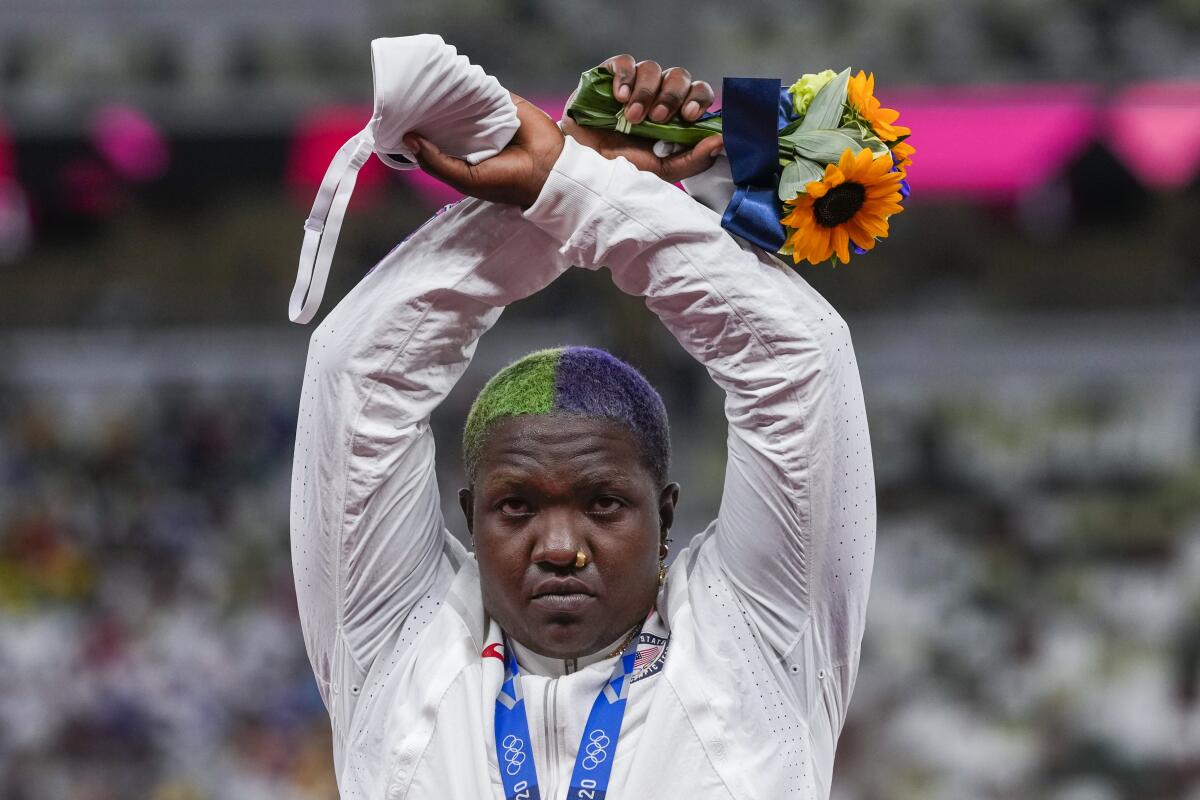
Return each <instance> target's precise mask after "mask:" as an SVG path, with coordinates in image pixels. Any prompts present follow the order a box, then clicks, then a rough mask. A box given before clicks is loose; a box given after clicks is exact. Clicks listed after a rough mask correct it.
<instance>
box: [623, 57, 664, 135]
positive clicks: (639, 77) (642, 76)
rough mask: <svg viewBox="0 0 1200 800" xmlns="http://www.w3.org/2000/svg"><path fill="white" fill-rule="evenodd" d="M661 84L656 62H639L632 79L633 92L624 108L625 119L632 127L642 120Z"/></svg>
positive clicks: (660, 68)
mask: <svg viewBox="0 0 1200 800" xmlns="http://www.w3.org/2000/svg"><path fill="white" fill-rule="evenodd" d="M661 84H662V67H660V66H659V65H658V62H657V61H641V62H639V63H638V65H637V71H636V72H635V74H634V78H633V92H632V93H631V94H630V96H629V103H628V105H626V106H625V119H627V120H628V121H629V122H630V123H631V124H633V125H636V124H637V123H639V122H641V121H642V120H644V119H645V118H646V111H647V110H648V109H649V108H650V103H651V101H653V100H654V98H655V96H656V95H657V94H658V87H659V86H660V85H661Z"/></svg>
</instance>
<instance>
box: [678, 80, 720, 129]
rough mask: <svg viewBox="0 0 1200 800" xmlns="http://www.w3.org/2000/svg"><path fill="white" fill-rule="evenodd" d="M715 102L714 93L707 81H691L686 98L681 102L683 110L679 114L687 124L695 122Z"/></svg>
mask: <svg viewBox="0 0 1200 800" xmlns="http://www.w3.org/2000/svg"><path fill="white" fill-rule="evenodd" d="M715 100H716V93H715V92H713V88H712V86H710V85H709V83H708V81H692V85H691V88H689V89H688V93H687V97H686V98H685V99H684V101H683V110H681V111H680V112H679V113H680V114H681V115H682V116H683V118H684V119H686V120H687V121H688V122H695V121H696V120H697V119H699V117H700V115H701V114H703V113H704V112H705V111H708V107H709V106H711V105H712V104H713V102H714V101H715Z"/></svg>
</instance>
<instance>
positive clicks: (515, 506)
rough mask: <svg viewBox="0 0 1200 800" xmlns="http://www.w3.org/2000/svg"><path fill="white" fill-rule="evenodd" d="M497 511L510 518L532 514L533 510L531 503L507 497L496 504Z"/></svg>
mask: <svg viewBox="0 0 1200 800" xmlns="http://www.w3.org/2000/svg"><path fill="white" fill-rule="evenodd" d="M496 510H497V511H499V512H500V513H501V514H504V515H506V516H510V517H523V516H525V515H526V514H531V513H532V512H533V509H532V508H531V507H530V505H529V503H527V502H525V501H524V500H522V499H521V498H520V497H506V498H504V499H503V500H501V501H500V502H499V503H497V504H496Z"/></svg>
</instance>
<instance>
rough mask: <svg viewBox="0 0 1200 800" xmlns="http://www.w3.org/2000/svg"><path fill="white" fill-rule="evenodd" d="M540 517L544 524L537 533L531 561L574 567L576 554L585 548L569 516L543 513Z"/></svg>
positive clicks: (530, 556)
mask: <svg viewBox="0 0 1200 800" xmlns="http://www.w3.org/2000/svg"><path fill="white" fill-rule="evenodd" d="M539 516H540V517H541V522H542V523H543V524H542V525H541V527H540V530H538V531H537V533H536V537H537V538H536V539H535V540H534V544H533V552H531V553H530V554H529V558H530V560H532V561H533V563H535V564H546V565H549V566H553V567H559V568H563V567H570V566H574V565H575V554H576V553H577V552H578V551H580V550H583V549H584V547H583V539H582V537H580V536H577V535H576V534H575V531H574V530H573V529H572V526H571V521H570V517H569V515H568V514H565V513H543V514H540V515H539ZM585 552H586V551H585Z"/></svg>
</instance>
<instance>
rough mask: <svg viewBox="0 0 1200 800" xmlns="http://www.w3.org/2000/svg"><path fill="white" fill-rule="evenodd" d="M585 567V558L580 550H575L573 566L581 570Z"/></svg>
mask: <svg viewBox="0 0 1200 800" xmlns="http://www.w3.org/2000/svg"><path fill="white" fill-rule="evenodd" d="M586 565H587V556H586V555H584V553H583V551H582V550H576V551H575V566H576V567H579V568H580V569H582V568H583V567H584V566H586Z"/></svg>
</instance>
